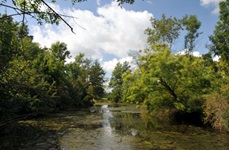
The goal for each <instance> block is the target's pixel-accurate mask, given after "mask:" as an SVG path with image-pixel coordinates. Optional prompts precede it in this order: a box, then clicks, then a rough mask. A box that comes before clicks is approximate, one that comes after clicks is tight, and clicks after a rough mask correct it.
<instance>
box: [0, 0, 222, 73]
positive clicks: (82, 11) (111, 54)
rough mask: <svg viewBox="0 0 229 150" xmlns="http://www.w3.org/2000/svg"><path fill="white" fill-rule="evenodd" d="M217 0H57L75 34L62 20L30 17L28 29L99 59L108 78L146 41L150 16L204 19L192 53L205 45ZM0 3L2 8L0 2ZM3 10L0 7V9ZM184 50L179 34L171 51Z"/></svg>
mask: <svg viewBox="0 0 229 150" xmlns="http://www.w3.org/2000/svg"><path fill="white" fill-rule="evenodd" d="M219 1H221V0H136V2H135V3H134V4H132V5H129V4H125V5H123V6H122V8H121V7H119V6H118V5H117V3H115V2H114V1H112V0H88V1H86V2H83V3H76V4H75V5H74V6H72V5H71V2H70V0H68V1H61V0H57V3H56V4H51V6H52V8H53V9H55V10H56V11H57V12H59V13H62V14H67V15H70V16H74V17H77V18H78V19H70V18H65V19H66V20H67V21H68V23H69V24H70V25H71V26H72V27H73V28H74V31H75V32H76V35H75V34H73V33H71V31H70V29H69V28H68V27H67V26H66V25H65V24H64V23H63V22H62V23H60V24H59V26H55V25H49V24H44V25H43V26H40V25H38V24H36V22H35V21H31V20H30V19H29V18H28V17H27V20H28V24H29V29H30V34H32V35H33V36H34V41H35V42H38V43H40V45H41V46H46V47H50V45H51V44H52V43H54V42H56V41H61V42H65V43H66V44H67V45H68V49H69V51H70V52H71V54H72V56H73V58H74V57H75V56H76V55H78V54H79V53H80V52H81V53H85V55H86V57H88V58H91V59H98V60H99V61H100V63H101V64H102V66H103V68H104V70H105V71H106V72H107V76H108V77H109V76H110V74H111V72H112V70H113V68H114V66H115V65H116V63H117V62H119V61H120V62H123V61H131V57H129V56H128V52H129V51H130V50H136V51H137V50H139V49H143V48H145V47H146V46H147V43H146V40H147V36H146V35H145V34H144V30H145V29H146V28H147V27H150V21H149V19H150V18H151V17H155V18H156V19H160V17H161V16H162V14H165V15H166V16H167V17H169V16H172V17H177V18H182V17H183V16H184V15H186V14H187V15H196V16H197V17H198V19H199V20H200V21H201V22H202V26H201V28H200V31H201V32H203V34H202V35H201V36H200V37H199V38H198V39H197V41H196V49H195V51H196V53H197V54H203V53H206V52H207V51H208V50H207V49H206V48H205V45H206V44H208V43H209V41H208V36H209V35H211V34H212V32H213V30H214V26H215V25H216V22H217V21H218V3H219ZM0 8H1V7H0ZM2 11H3V9H2V8H1V10H0V12H2ZM8 12H9V11H8ZM182 50H183V41H182V38H181V39H179V40H177V41H176V42H175V45H174V46H173V51H174V52H181V51H182Z"/></svg>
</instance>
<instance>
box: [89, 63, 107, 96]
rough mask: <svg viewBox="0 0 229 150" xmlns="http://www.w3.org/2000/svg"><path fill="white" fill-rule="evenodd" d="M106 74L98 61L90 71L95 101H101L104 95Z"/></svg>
mask: <svg viewBox="0 0 229 150" xmlns="http://www.w3.org/2000/svg"><path fill="white" fill-rule="evenodd" d="M104 77H105V72H104V70H103V68H102V67H101V66H100V64H99V62H98V61H97V60H96V61H95V62H94V63H93V65H92V66H91V68H90V70H89V82H90V84H91V88H92V89H93V90H92V91H93V92H92V94H93V99H97V100H98V99H100V98H102V96H103V95H104V83H105V79H104Z"/></svg>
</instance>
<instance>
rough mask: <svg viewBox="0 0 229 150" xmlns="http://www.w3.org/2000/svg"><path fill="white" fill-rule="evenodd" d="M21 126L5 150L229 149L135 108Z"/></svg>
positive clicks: (4, 139)
mask: <svg viewBox="0 0 229 150" xmlns="http://www.w3.org/2000/svg"><path fill="white" fill-rule="evenodd" d="M19 125H20V126H21V127H20V128H19V129H17V130H16V129H15V131H11V132H12V135H2V136H0V149H15V147H16V149H28V150H29V149H41V150H43V149H51V150H54V149H59V150H116V149H117V150H140V149H144V150H150V149H190V150H193V149H197V150H199V149H206V150H211V149H212V150H215V149H217V150H218V149H221V150H224V149H225V150H228V149H229V135H228V134H226V133H224V134H222V133H215V132H211V131H208V130H206V129H203V128H200V127H193V126H187V125H168V124H161V123H159V122H157V121H156V120H155V119H153V118H149V117H148V116H147V114H146V111H145V109H144V108H136V106H135V105H124V104H120V105H117V104H116V105H113V104H96V105H95V106H93V107H92V108H90V109H84V110H80V111H72V112H62V113H58V114H51V115H49V116H45V117H41V118H37V119H31V120H25V121H20V122H19ZM11 130H12V129H11Z"/></svg>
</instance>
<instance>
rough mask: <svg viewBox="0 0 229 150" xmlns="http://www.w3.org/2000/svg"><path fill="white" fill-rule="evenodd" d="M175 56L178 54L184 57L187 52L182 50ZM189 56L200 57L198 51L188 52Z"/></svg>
mask: <svg viewBox="0 0 229 150" xmlns="http://www.w3.org/2000/svg"><path fill="white" fill-rule="evenodd" d="M177 54H180V55H186V54H187V50H183V51H181V52H179V53H177ZM189 54H190V55H193V56H195V57H201V56H202V55H201V54H200V52H198V51H194V52H189Z"/></svg>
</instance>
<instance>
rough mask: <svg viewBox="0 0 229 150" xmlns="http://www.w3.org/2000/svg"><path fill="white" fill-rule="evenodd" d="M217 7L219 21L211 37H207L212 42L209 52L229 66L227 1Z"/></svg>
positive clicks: (228, 3) (228, 0) (228, 2)
mask: <svg viewBox="0 0 229 150" xmlns="http://www.w3.org/2000/svg"><path fill="white" fill-rule="evenodd" d="M219 7H220V11H219V21H218V22H217V25H216V26H215V30H214V33H213V35H211V36H210V37H209V39H210V41H211V42H212V45H210V50H211V51H212V52H213V53H214V54H215V55H218V56H220V59H221V60H224V61H226V62H227V63H228V64H229V45H228V43H229V24H228V22H229V15H228V14H229V0H225V1H222V2H220V3H219Z"/></svg>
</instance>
